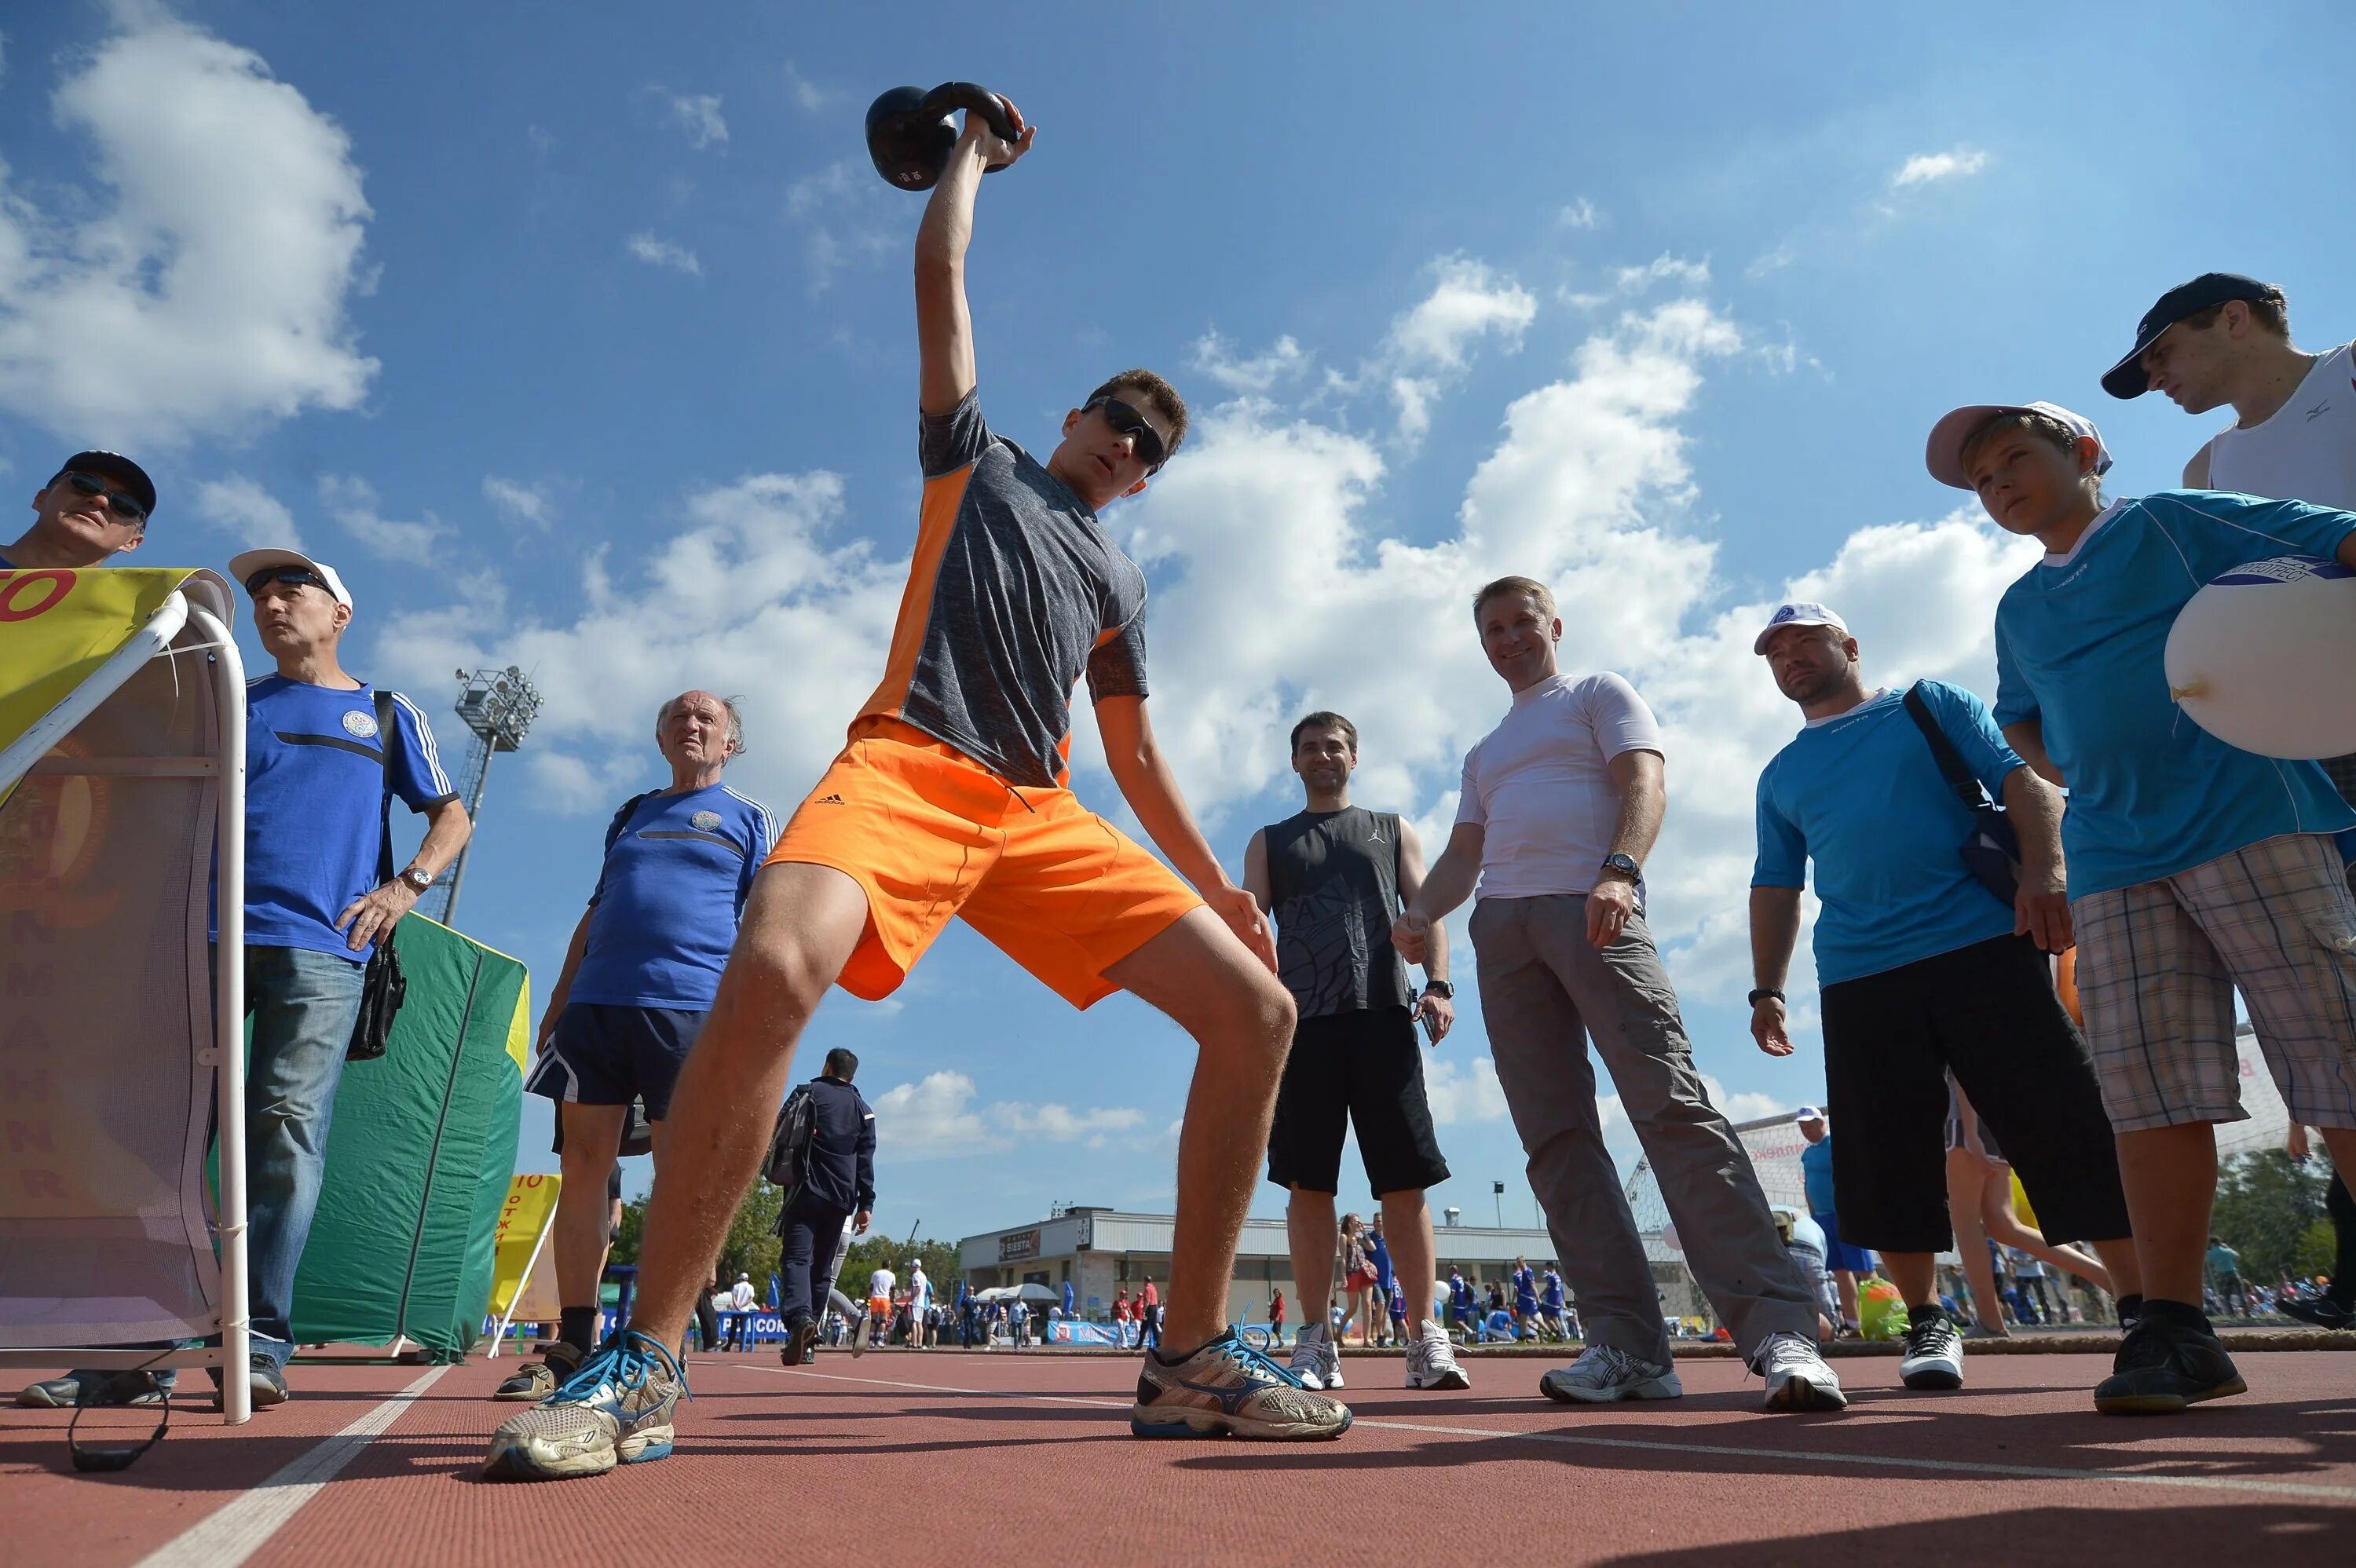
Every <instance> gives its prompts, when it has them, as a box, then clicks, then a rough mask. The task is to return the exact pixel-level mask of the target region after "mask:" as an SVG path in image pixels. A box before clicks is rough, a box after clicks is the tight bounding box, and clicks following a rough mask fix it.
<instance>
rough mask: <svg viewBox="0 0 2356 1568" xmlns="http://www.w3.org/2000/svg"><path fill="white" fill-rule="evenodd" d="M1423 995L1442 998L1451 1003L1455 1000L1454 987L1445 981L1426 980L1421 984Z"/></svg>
mask: <svg viewBox="0 0 2356 1568" xmlns="http://www.w3.org/2000/svg"><path fill="white" fill-rule="evenodd" d="M1423 994H1424V995H1425V996H1427V997H1443V998H1445V999H1446V1000H1448V1001H1451V1002H1452V1001H1454V1000H1455V999H1456V987H1454V986H1452V985H1451V984H1450V983H1449V982H1448V981H1446V980H1426V981H1425V982H1424V983H1423Z"/></svg>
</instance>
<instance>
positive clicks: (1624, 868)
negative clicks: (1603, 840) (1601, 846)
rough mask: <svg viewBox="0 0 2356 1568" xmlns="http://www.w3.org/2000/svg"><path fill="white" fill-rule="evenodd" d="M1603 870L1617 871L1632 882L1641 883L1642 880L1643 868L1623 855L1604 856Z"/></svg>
mask: <svg viewBox="0 0 2356 1568" xmlns="http://www.w3.org/2000/svg"><path fill="white" fill-rule="evenodd" d="M1603 869H1605V870H1607V871H1617V872H1619V873H1620V874H1621V875H1622V876H1623V877H1625V878H1627V879H1628V880H1630V881H1632V882H1641V881H1643V880H1644V867H1642V866H1639V865H1638V864H1636V862H1635V861H1634V860H1633V859H1630V858H1629V857H1628V856H1625V855H1606V856H1604V857H1603Z"/></svg>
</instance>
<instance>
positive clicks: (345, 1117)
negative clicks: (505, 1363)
mask: <svg viewBox="0 0 2356 1568" xmlns="http://www.w3.org/2000/svg"><path fill="white" fill-rule="evenodd" d="M393 942H394V945H395V947H396V949H397V950H398V951H399V953H400V954H401V967H402V974H403V975H405V976H407V978H408V981H409V991H408V997H407V999H406V1000H405V1001H404V1002H403V1003H402V1008H401V1012H400V1015H399V1016H398V1017H397V1018H396V1019H394V1020H393V1026H392V1040H391V1045H390V1046H389V1048H388V1049H387V1051H386V1052H385V1054H384V1055H383V1056H382V1057H380V1058H379V1059H378V1060H376V1061H353V1062H348V1063H346V1064H345V1067H344V1078H343V1085H342V1087H341V1088H340V1089H339V1090H338V1091H337V1095H336V1119H335V1124H334V1125H333V1127H332V1128H331V1129H330V1130H329V1132H328V1135H327V1181H326V1185H325V1187H324V1189H322V1191H321V1193H320V1195H319V1209H318V1214H317V1216H316V1219H315V1220H314V1221H313V1222H312V1226H311V1240H310V1243H309V1244H308V1245H307V1246H306V1247H305V1249H304V1253H303V1267H302V1270H301V1272H300V1273H298V1274H297V1275H295V1307H294V1324H295V1340H296V1342H297V1343H300V1344H313V1343H318V1342H323V1341H327V1340H354V1341H358V1342H360V1343H364V1344H383V1343H389V1342H391V1340H392V1339H394V1337H395V1336H398V1335H406V1336H407V1337H408V1338H409V1339H411V1340H412V1342H414V1343H417V1344H420V1345H423V1346H426V1347H428V1348H429V1349H435V1350H440V1351H444V1352H446V1353H449V1354H453V1355H455V1354H457V1353H460V1352H463V1351H465V1350H466V1349H467V1348H468V1347H469V1346H471V1345H473V1344H474V1342H475V1340H476V1339H477V1336H478V1335H479V1334H480V1333H481V1331H482V1327H483V1314H484V1311H485V1310H486V1308H487V1306H488V1304H489V1301H490V1295H491V1233H492V1231H493V1228H494V1227H495V1226H496V1225H497V1224H498V1217H499V1206H500V1204H501V1203H502V1202H503V1201H505V1200H506V1198H507V1191H508V1178H509V1174H510V1173H511V1172H512V1171H513V1169H514V1167H515V1148H516V1123H517V1119H518V1117H519V1115H521V1113H522V1104H523V1075H524V1069H525V1066H526V1064H527V1063H528V1062H529V1061H530V1020H529V1016H528V1015H529V1013H530V1001H531V996H530V991H531V987H530V976H528V975H527V974H526V973H525V970H524V966H523V965H521V964H519V963H518V962H517V961H516V960H515V959H513V958H510V957H509V956H508V955H506V954H504V953H498V952H494V951H493V950H491V949H490V948H487V947H485V946H484V945H482V944H480V943H478V942H475V941H472V940H470V939H468V938H466V937H465V936H461V935H460V934H458V933H456V932H455V931H452V930H450V929H449V928H448V927H446V926H442V925H436V924H435V923H433V922H432V921H430V920H426V919H424V918H423V917H422V916H419V915H411V916H409V917H408V918H407V919H405V920H403V921H402V923H400V924H399V925H398V926H396V927H395V928H394V934H393Z"/></svg>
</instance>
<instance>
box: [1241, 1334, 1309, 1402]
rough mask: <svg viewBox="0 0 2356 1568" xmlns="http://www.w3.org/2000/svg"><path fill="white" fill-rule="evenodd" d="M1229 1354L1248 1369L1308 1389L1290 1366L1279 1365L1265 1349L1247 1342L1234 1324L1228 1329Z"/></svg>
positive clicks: (1295, 1386) (1292, 1385)
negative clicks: (1257, 1347)
mask: <svg viewBox="0 0 2356 1568" xmlns="http://www.w3.org/2000/svg"><path fill="white" fill-rule="evenodd" d="M1227 1341H1228V1349H1227V1354H1228V1355H1229V1356H1230V1357H1231V1358H1232V1359H1233V1360H1235V1362H1236V1363H1237V1365H1238V1366H1240V1367H1242V1368H1243V1369H1244V1370H1245V1371H1257V1372H1265V1373H1267V1374H1268V1375H1269V1377H1271V1378H1273V1379H1275V1380H1276V1381H1278V1382H1280V1383H1283V1384H1286V1385H1287V1386H1289V1387H1291V1388H1297V1389H1306V1388H1307V1387H1308V1386H1309V1385H1308V1384H1307V1383H1305V1382H1302V1381H1301V1379H1300V1377H1299V1375H1298V1374H1296V1373H1295V1372H1294V1371H1292V1370H1291V1369H1290V1368H1289V1367H1283V1366H1280V1365H1278V1364H1277V1363H1276V1361H1275V1360H1272V1359H1270V1358H1269V1355H1268V1354H1267V1353H1266V1352H1265V1351H1262V1350H1259V1349H1255V1348H1254V1347H1253V1346H1251V1345H1249V1344H1248V1343H1246V1342H1245V1340H1244V1339H1243V1337H1242V1336H1241V1335H1239V1334H1237V1332H1236V1331H1235V1329H1234V1328H1233V1327H1232V1326H1231V1327H1229V1328H1228V1329H1227Z"/></svg>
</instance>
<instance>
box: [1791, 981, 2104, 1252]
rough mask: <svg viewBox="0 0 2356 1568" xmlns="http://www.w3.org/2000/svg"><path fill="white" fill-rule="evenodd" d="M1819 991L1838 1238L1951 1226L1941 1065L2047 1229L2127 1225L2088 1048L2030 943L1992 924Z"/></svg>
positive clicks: (1880, 1243)
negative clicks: (1975, 937) (1960, 941)
mask: <svg viewBox="0 0 2356 1568" xmlns="http://www.w3.org/2000/svg"><path fill="white" fill-rule="evenodd" d="M1823 1005H1824V1019H1825V1025H1824V1028H1825V1083H1826V1101H1825V1105H1826V1109H1827V1110H1829V1111H1830V1112H1831V1113H1832V1120H1833V1129H1834V1135H1835V1136H1834V1140H1833V1199H1834V1204H1835V1207H1836V1208H1837V1210H1838V1211H1839V1213H1840V1226H1841V1239H1842V1240H1843V1241H1846V1242H1850V1243H1855V1244H1856V1245H1858V1246H1861V1247H1871V1248H1874V1249H1875V1250H1877V1251H1879V1252H1885V1253H1935V1252H1939V1251H1942V1250H1944V1248H1945V1247H1946V1246H1947V1245H1948V1243H1950V1241H1951V1240H1952V1239H1953V1237H1952V1234H1951V1232H1949V1229H1948V1225H1947V1174H1946V1139H1945V1137H1944V1125H1945V1122H1946V1119H1947V1083H1946V1074H1947V1072H1949V1071H1953V1072H1954V1075H1955V1079H1956V1082H1958V1083H1961V1084H1962V1085H1963V1086H1964V1093H1966V1094H1968V1095H1970V1096H1971V1099H1972V1106H1973V1108H1974V1109H1975V1110H1976V1111H1978V1112H1979V1115H1980V1119H1981V1121H1982V1122H1983V1123H1985V1124H1986V1125H1987V1128H1988V1130H1989V1131H1991V1132H1993V1133H1995V1134H1996V1136H1997V1138H1998V1139H1999V1140H2000V1141H2001V1143H2002V1145H2003V1147H2004V1151H2005V1153H2006V1155H2007V1156H2008V1157H2009V1158H2010V1159H2011V1161H2012V1166H2013V1168H2014V1169H2015V1170H2017V1171H2019V1174H2020V1181H2021V1185H2022V1186H2023V1187H2024V1188H2026V1189H2028V1192H2029V1203H2030V1205H2031V1206H2032V1207H2033V1208H2035V1209H2036V1211H2037V1220H2038V1223H2039V1224H2040V1226H2042V1227H2043V1228H2044V1232H2045V1234H2046V1235H2048V1236H2050V1237H2051V1238H2052V1239H2053V1240H2055V1241H2057V1242H2081V1241H2107V1240H2110V1239H2112V1238H2114V1237H2119V1236H2125V1235H2126V1233H2127V1207H2126V1197H2125V1195H2124V1194H2122V1193H2121V1191H2120V1190H2119V1162H2118V1155H2117V1152H2116V1147H2115V1144H2114V1143H2113V1141H2112V1134H2111V1124H2110V1118H2109V1117H2108V1116H2106V1115H2104V1113H2103V1096H2102V1089H2101V1087H2100V1085H2099V1084H2098V1083H2096V1082H2095V1079H2094V1058H2093V1056H2092V1055H2091V1054H2090V1053H2089V1052H2088V1051H2087V1049H2086V1042H2085V1040H2084V1039H2083V1037H2082V1036H2081V1035H2080V1034H2079V1033H2078V1030H2077V1027H2076V1026H2075V1025H2073V1024H2072V1023H2071V1021H2070V1015H2069V1014H2068V1013H2066V1012H2064V1011H2063V1010H2062V1008H2061V998H2060V997H2057V996H2055V995H2054V993H2053V979H2052V971H2051V968H2050V967H2049V961H2048V960H2047V958H2046V956H2045V955H2044V954H2042V953H2040V952H2039V951H2038V950H2037V945H2036V944H2034V943H2032V942H2031V941H2030V940H2029V938H2027V937H2025V936H1998V937H1993V938H1991V939H1989V940H1988V941H1987V942H1979V943H1975V944H1972V945H1971V946H1969V947H1959V948H1957V949H1955V950H1954V952H1952V953H1942V954H1940V955H1937V956H1935V957H1932V958H1924V959H1921V960H1919V961H1918V962H1915V963H1912V964H1907V965H1901V966H1900V967H1898V968H1896V969H1890V970H1885V971H1884V972H1883V973H1881V974H1879V975H1868V976H1865V977H1863V978H1862V979H1857V980H1844V981H1842V982H1841V983H1840V984H1838V985H1835V986H1827V987H1825V988H1824V997H1823Z"/></svg>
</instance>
